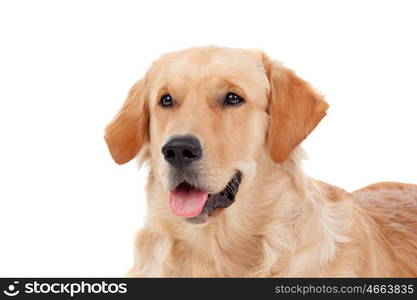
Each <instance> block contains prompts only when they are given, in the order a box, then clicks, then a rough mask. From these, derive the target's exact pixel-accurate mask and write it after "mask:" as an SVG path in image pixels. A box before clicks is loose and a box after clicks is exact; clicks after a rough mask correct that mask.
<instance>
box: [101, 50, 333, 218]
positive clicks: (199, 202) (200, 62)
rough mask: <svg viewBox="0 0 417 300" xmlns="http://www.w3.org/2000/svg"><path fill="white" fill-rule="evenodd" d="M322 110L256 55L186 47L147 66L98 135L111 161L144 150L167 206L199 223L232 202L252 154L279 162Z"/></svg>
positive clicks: (308, 91) (310, 94) (304, 87)
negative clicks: (144, 73)
mask: <svg viewBox="0 0 417 300" xmlns="http://www.w3.org/2000/svg"><path fill="white" fill-rule="evenodd" d="M327 107H328V105H327V103H326V102H325V101H324V100H323V99H322V97H321V96H320V95H318V94H317V93H316V92H315V91H314V90H313V89H312V88H311V87H310V86H309V85H308V84H307V83H306V82H305V81H303V80H302V79H301V78H299V77H298V76H296V75H295V74H294V72H292V71H291V70H289V69H286V68H285V67H283V66H282V65H281V64H279V63H277V62H274V61H271V60H270V59H269V58H268V57H267V56H266V55H265V54H264V53H263V52H261V51H258V50H239V49H227V48H217V47H204V48H193V49H188V50H184V51H180V52H175V53H170V54H167V55H164V56H162V57H161V58H160V59H159V60H157V61H156V62H155V63H154V64H153V65H152V67H151V68H150V70H149V71H148V72H147V74H146V76H145V78H144V79H142V80H140V81H138V82H137V83H136V84H135V85H134V86H133V87H132V89H131V90H130V92H129V95H128V97H127V100H126V102H125V103H124V105H123V106H122V108H121V110H120V111H119V113H118V114H117V115H116V117H115V118H114V120H113V121H112V122H111V123H110V124H109V125H108V127H107V128H106V135H105V139H106V142H107V144H108V147H109V149H110V152H111V154H112V156H113V158H114V160H115V161H116V162H117V163H119V164H123V163H126V162H128V161H130V160H131V159H132V158H134V157H135V156H136V155H137V154H138V153H139V151H140V150H141V149H145V148H146V149H147V150H146V151H149V155H150V161H151V167H152V169H153V172H154V174H155V176H156V178H157V180H159V181H160V183H161V185H162V186H163V188H164V189H165V190H166V191H167V192H168V194H167V195H168V196H167V198H168V199H166V205H170V208H171V210H172V212H173V213H174V214H175V215H177V216H181V217H184V218H186V219H187V220H188V221H189V222H191V223H198V222H203V221H205V220H206V219H207V218H208V217H209V216H211V215H212V214H213V213H214V212H215V211H220V210H219V208H226V207H228V206H230V205H231V204H232V203H233V202H234V200H235V197H236V194H237V193H238V190H239V186H240V185H241V184H245V178H250V177H252V176H253V174H250V173H251V172H254V168H253V166H254V165H256V162H257V161H258V160H259V157H260V155H265V154H267V155H269V158H270V159H272V161H274V162H275V163H278V164H279V163H281V162H283V161H285V160H286V159H287V157H288V155H289V154H290V153H291V152H292V151H293V150H294V148H295V147H296V146H297V145H298V144H300V143H301V141H303V140H304V138H305V137H306V136H307V135H308V134H309V133H310V132H311V131H312V130H313V129H314V128H315V127H316V125H317V124H318V123H319V122H320V120H321V119H322V118H323V117H324V116H325V114H326V110H327ZM144 146H146V147H144Z"/></svg>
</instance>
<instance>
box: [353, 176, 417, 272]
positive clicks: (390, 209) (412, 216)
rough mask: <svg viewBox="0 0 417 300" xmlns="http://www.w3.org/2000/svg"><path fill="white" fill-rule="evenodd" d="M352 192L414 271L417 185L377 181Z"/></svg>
mask: <svg viewBox="0 0 417 300" xmlns="http://www.w3.org/2000/svg"><path fill="white" fill-rule="evenodd" d="M353 195H354V197H355V198H356V199H357V201H358V203H359V205H360V206H362V207H363V208H365V209H366V210H367V211H368V212H369V213H370V215H371V216H372V217H373V219H374V220H375V222H377V223H378V224H379V225H380V228H381V230H382V231H383V232H384V235H385V236H386V237H387V239H388V242H389V243H390V245H391V246H392V248H393V250H394V254H395V256H396V257H397V259H398V260H399V261H401V262H402V265H403V268H407V269H409V270H417V185H413V184H405V183H397V182H380V183H375V184H372V185H369V186H366V187H364V188H362V189H360V190H357V191H355V192H353ZM376 251H378V249H376ZM406 273H407V272H406ZM416 275H417V274H416Z"/></svg>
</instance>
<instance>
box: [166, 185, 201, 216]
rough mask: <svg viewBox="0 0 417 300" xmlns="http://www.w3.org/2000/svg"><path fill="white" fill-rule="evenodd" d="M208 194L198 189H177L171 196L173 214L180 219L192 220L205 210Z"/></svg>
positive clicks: (170, 202)
mask: <svg viewBox="0 0 417 300" xmlns="http://www.w3.org/2000/svg"><path fill="white" fill-rule="evenodd" d="M207 198H208V193H207V192H205V191H202V190H198V189H190V190H184V189H176V190H174V191H172V192H171V193H170V195H169V205H170V206H171V210H172V212H173V213H174V214H175V215H177V216H180V217H186V218H192V217H195V216H198V215H199V214H200V213H201V211H202V210H203V207H204V204H205V203H206V201H207Z"/></svg>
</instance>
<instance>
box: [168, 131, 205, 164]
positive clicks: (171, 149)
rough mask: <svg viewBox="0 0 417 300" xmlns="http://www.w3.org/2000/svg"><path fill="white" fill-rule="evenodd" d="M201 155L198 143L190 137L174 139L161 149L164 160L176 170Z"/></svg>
mask: <svg viewBox="0 0 417 300" xmlns="http://www.w3.org/2000/svg"><path fill="white" fill-rule="evenodd" d="M201 153H202V150H201V145H200V142H199V141H198V139H197V138H195V137H194V136H191V135H186V136H178V137H174V138H173V139H171V140H170V141H169V142H168V143H166V144H165V146H163V147H162V154H163V155H164V157H165V160H166V161H167V162H169V163H170V164H171V165H173V166H174V167H177V168H180V167H183V166H185V165H187V164H189V163H191V162H193V161H195V160H197V159H199V158H200V157H201Z"/></svg>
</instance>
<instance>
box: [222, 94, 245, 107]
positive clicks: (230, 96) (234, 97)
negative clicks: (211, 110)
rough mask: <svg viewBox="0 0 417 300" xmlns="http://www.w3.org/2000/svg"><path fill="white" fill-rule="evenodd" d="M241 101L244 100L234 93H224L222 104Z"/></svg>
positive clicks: (236, 103)
mask: <svg viewBox="0 0 417 300" xmlns="http://www.w3.org/2000/svg"><path fill="white" fill-rule="evenodd" d="M243 102H245V101H244V100H243V99H242V98H241V97H240V96H238V95H236V94H234V93H229V94H227V95H226V98H225V99H224V102H223V105H230V106H232V105H240V104H242V103H243Z"/></svg>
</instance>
